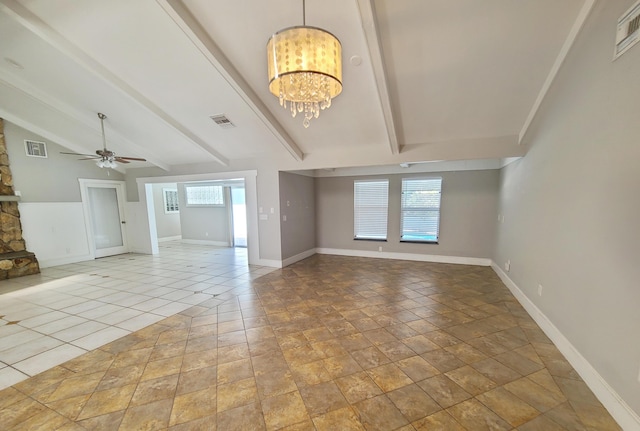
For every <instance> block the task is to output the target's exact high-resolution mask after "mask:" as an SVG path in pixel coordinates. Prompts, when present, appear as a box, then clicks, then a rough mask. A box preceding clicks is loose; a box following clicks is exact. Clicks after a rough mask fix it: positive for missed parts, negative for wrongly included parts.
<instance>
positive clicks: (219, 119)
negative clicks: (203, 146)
mask: <svg viewBox="0 0 640 431" xmlns="http://www.w3.org/2000/svg"><path fill="white" fill-rule="evenodd" d="M211 119H212V120H213V121H214V122H215V123H216V124H217V125H218V126H220V127H222V128H223V129H231V128H233V127H236V125H235V124H233V123H232V122H231V120H229V119H228V118H227V116H226V115H224V114H218V115H212V116H211Z"/></svg>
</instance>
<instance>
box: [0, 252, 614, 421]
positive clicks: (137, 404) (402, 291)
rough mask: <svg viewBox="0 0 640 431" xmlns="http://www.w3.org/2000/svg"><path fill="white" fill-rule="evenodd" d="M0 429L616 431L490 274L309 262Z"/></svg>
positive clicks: (70, 383) (105, 366) (192, 315)
mask: <svg viewBox="0 0 640 431" xmlns="http://www.w3.org/2000/svg"><path fill="white" fill-rule="evenodd" d="M167 275H168V274H164V276H167ZM183 277H184V274H183ZM139 282H141V283H142V284H144V281H139ZM221 300H224V302H223V303H220V301H221ZM0 424H3V426H4V427H6V428H7V429H12V430H23V429H25V430H26V429H30V430H33V429H46V430H87V429H89V430H94V429H95V430H172V431H177V430H216V429H217V430H224V431H227V430H261V429H274V430H275V429H283V430H403V431H409V430H419V431H422V430H429V431H433V430H447V431H449V430H514V429H517V430H521V431H536V430H545V431H546V430H550V431H555V430H568V431H569V430H585V431H594V430H619V428H618V426H617V425H616V424H615V422H614V421H613V420H612V418H611V417H610V416H609V415H608V413H607V412H606V410H605V409H604V408H603V407H602V405H601V404H600V403H599V402H598V400H597V399H596V398H595V397H594V396H593V394H592V393H591V392H590V391H589V389H588V388H587V386H586V385H585V384H584V382H583V381H582V380H581V379H580V378H579V376H578V375H577V374H576V372H575V371H574V370H573V369H572V367H571V366H570V365H569V364H568V363H567V362H566V360H565V359H564V358H563V357H562V355H561V354H560V353H559V351H558V350H557V349H556V348H555V346H554V345H553V344H552V343H551V342H550V341H549V340H548V339H547V337H546V336H545V335H544V334H543V333H542V331H541V330H540V329H539V328H538V326H537V325H536V324H535V323H534V322H533V321H532V319H531V318H530V317H529V316H528V315H527V314H526V312H525V311H524V310H523V309H522V307H520V305H519V304H518V303H517V302H516V300H515V299H514V297H513V296H512V295H511V294H510V293H509V292H508V290H507V289H506V288H505V287H504V286H503V285H502V283H501V282H500V281H499V279H498V278H497V277H496V276H495V274H494V273H493V272H492V270H491V269H490V268H483V267H473V266H461V265H446V264H429V263H416V262H405V261H391V260H377V259H363V258H349V257H338V256H318V255H317V256H313V257H311V258H309V259H306V260H304V261H302V262H299V263H297V264H294V265H292V266H290V267H288V268H285V269H283V270H277V271H274V272H271V273H269V274H267V275H264V276H262V277H260V278H255V279H253V280H251V281H250V282H248V283H245V284H243V285H240V286H236V287H233V288H232V289H231V290H228V291H227V292H225V293H223V295H221V296H218V297H216V298H212V299H208V300H205V301H203V302H201V303H199V304H196V305H193V306H190V307H189V308H187V309H184V310H182V311H180V312H179V313H178V314H175V315H173V316H170V317H167V318H164V319H163V320H160V321H158V322H156V323H153V324H151V325H150V326H148V327H146V328H144V329H141V330H138V331H136V332H133V333H131V334H128V335H125V336H124V337H122V338H119V339H117V340H115V341H112V342H110V343H108V344H106V345H103V346H101V347H99V348H97V349H94V350H92V351H90V352H88V353H85V354H83V355H81V356H79V357H77V358H75V359H72V360H70V361H67V362H64V363H62V364H60V365H57V366H55V367H53V368H51V369H49V370H47V371H45V372H43V373H41V374H38V375H37V376H35V377H32V378H30V379H27V380H24V381H22V382H20V383H17V384H15V385H14V386H12V387H10V388H7V389H5V390H4V391H2V392H0Z"/></svg>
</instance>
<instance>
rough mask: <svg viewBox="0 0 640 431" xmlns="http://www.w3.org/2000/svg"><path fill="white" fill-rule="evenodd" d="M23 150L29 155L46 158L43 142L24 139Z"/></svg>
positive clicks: (45, 148)
mask: <svg viewBox="0 0 640 431" xmlns="http://www.w3.org/2000/svg"><path fill="white" fill-rule="evenodd" d="M24 150H25V151H26V153H27V156H29V157H41V158H43V159H46V158H47V144H45V143H44V142H38V141H30V140H28V139H25V140H24Z"/></svg>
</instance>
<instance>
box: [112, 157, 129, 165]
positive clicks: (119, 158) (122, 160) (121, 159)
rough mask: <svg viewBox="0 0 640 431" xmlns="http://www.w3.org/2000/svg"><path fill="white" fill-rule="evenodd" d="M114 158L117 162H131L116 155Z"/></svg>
mask: <svg viewBox="0 0 640 431" xmlns="http://www.w3.org/2000/svg"><path fill="white" fill-rule="evenodd" d="M115 160H116V162H119V163H131V162H130V161H128V160H125V159H123V158H122V157H117V156H116V158H115Z"/></svg>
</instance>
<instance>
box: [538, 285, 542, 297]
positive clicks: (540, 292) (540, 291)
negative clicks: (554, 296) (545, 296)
mask: <svg viewBox="0 0 640 431" xmlns="http://www.w3.org/2000/svg"><path fill="white" fill-rule="evenodd" d="M538 296H542V284H538Z"/></svg>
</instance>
